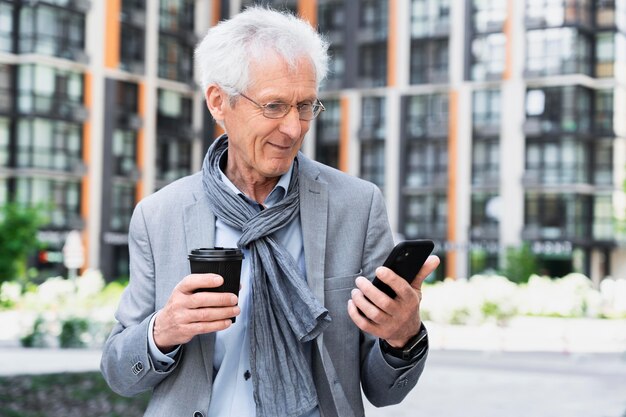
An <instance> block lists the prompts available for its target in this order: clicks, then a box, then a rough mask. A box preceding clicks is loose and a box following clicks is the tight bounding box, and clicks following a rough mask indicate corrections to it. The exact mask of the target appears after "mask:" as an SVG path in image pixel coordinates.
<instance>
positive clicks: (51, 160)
mask: <svg viewBox="0 0 626 417" xmlns="http://www.w3.org/2000/svg"><path fill="white" fill-rule="evenodd" d="M16 159H17V160H16V164H17V167H18V168H39V169H48V170H54V171H65V172H72V171H75V170H76V169H78V168H80V166H81V164H82V125H80V124H76V123H67V122H64V121H57V120H49V119H40V118H35V119H31V118H21V119H19V120H18V123H17V158H16Z"/></svg>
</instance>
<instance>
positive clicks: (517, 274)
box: [502, 243, 539, 284]
mask: <svg viewBox="0 0 626 417" xmlns="http://www.w3.org/2000/svg"><path fill="white" fill-rule="evenodd" d="M538 270H539V263H538V262H537V256H536V255H535V254H534V253H533V251H532V249H531V248H530V245H529V244H528V243H523V244H522V245H521V246H519V247H509V248H507V249H506V254H505V266H504V270H503V271H502V274H503V275H504V276H505V277H507V278H508V279H509V280H511V281H513V282H516V283H518V284H519V283H523V282H528V278H530V276H531V275H532V274H536V273H537V271H538Z"/></svg>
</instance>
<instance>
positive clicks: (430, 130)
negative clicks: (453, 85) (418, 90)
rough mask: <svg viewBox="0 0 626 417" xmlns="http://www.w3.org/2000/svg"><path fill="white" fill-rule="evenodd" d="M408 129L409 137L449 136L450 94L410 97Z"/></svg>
mask: <svg viewBox="0 0 626 417" xmlns="http://www.w3.org/2000/svg"><path fill="white" fill-rule="evenodd" d="M406 120H407V122H406V127H405V128H406V131H407V134H408V137H410V138H419V137H426V136H429V137H447V136H448V95H447V94H444V93H438V94H430V95H419V96H412V97H409V98H408V103H407V118H406Z"/></svg>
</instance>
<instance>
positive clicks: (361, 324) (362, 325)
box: [348, 299, 376, 334]
mask: <svg viewBox="0 0 626 417" xmlns="http://www.w3.org/2000/svg"><path fill="white" fill-rule="evenodd" d="M348 315H349V316H350V318H351V319H352V321H353V322H354V324H355V325H356V326H357V327H358V328H359V329H361V330H363V331H364V332H367V333H370V334H374V333H375V331H376V327H375V325H374V324H373V323H372V322H371V321H370V320H369V319H367V318H366V317H363V316H362V315H361V313H360V312H359V309H358V308H357V306H356V305H355V304H354V301H353V300H352V299H350V300H348Z"/></svg>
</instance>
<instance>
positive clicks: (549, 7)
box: [526, 0, 592, 27]
mask: <svg viewBox="0 0 626 417" xmlns="http://www.w3.org/2000/svg"><path fill="white" fill-rule="evenodd" d="M591 2H592V0H527V1H526V26H527V27H557V26H564V25H567V24H579V25H586V26H590V25H591Z"/></svg>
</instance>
